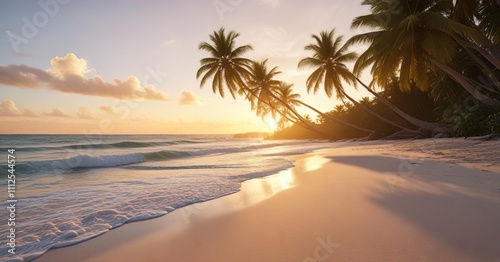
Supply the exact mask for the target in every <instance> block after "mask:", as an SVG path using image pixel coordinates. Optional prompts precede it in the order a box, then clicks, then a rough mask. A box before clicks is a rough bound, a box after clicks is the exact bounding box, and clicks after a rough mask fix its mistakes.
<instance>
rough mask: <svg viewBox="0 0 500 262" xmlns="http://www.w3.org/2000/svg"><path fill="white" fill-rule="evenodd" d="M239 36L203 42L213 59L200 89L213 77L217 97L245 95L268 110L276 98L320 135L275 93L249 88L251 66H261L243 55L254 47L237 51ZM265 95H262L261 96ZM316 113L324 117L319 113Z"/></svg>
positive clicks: (204, 62) (203, 70) (218, 34)
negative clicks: (227, 94)
mask: <svg viewBox="0 0 500 262" xmlns="http://www.w3.org/2000/svg"><path fill="white" fill-rule="evenodd" d="M238 36H239V34H238V33H236V32H234V31H230V32H229V33H228V34H227V35H226V33H225V29H224V28H221V29H219V31H214V33H213V35H210V40H211V41H212V44H210V43H207V42H202V43H201V44H200V45H199V47H198V48H199V49H200V50H204V51H208V52H209V53H210V54H211V57H207V58H203V59H201V60H200V64H201V67H200V68H199V69H198V72H197V73H196V77H197V78H199V77H201V76H202V75H203V77H202V79H201V83H200V86H201V87H203V85H204V84H205V82H206V81H207V80H208V79H209V78H211V77H212V78H213V80H212V90H213V92H214V93H217V92H219V94H220V95H221V96H222V97H224V92H225V91H224V90H225V89H226V88H227V89H228V90H229V92H230V93H231V95H232V96H233V98H235V94H236V93H239V94H244V95H245V96H246V97H247V98H249V99H250V100H251V101H252V100H253V101H254V103H255V102H257V101H259V102H258V103H264V104H267V105H268V106H271V105H272V103H271V102H272V101H270V100H269V99H268V100H265V99H263V98H265V97H266V96H268V97H272V98H273V99H276V100H277V101H278V102H280V103H281V104H283V106H285V107H287V108H288V109H289V110H290V112H292V113H293V114H294V115H295V116H296V117H297V119H298V120H299V121H300V122H303V123H305V125H306V126H308V128H309V129H312V130H315V131H317V130H316V129H315V128H314V127H312V126H310V125H308V124H307V122H306V121H303V118H302V116H300V115H299V114H298V113H297V112H296V111H295V109H294V108H292V107H291V106H289V105H287V104H286V103H284V102H283V101H282V100H281V99H279V97H277V96H276V95H275V94H274V93H273V92H271V91H269V90H264V91H263V92H262V90H260V89H258V88H256V87H257V86H254V87H253V88H249V87H248V86H247V83H246V82H247V80H249V79H251V77H252V75H255V74H251V73H250V70H251V66H258V65H259V63H254V62H252V61H251V60H249V59H247V58H243V57H241V55H242V54H244V53H245V52H247V51H249V50H252V47H251V46H250V45H244V46H240V47H235V38H237V37H238ZM264 65H265V63H264ZM254 73H255V72H254ZM254 82H255V79H254ZM261 92H262V95H261V94H260V93H261ZM303 105H306V106H308V107H309V108H312V107H311V106H309V105H307V104H305V103H303ZM312 109H314V108H312ZM314 110H316V109H314ZM278 112H279V111H278ZM315 112H317V113H320V114H322V113H321V112H319V111H317V110H316V111H315ZM337 121H338V122H340V123H343V124H345V125H348V126H351V127H353V128H357V129H359V130H362V131H365V132H371V130H368V129H363V128H359V127H357V126H355V125H352V124H349V123H347V122H344V121H342V120H337ZM319 132H321V131H319ZM321 133H324V132H321Z"/></svg>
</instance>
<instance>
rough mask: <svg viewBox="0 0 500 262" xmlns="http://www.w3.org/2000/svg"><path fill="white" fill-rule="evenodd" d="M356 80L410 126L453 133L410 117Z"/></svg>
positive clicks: (443, 126)
mask: <svg viewBox="0 0 500 262" xmlns="http://www.w3.org/2000/svg"><path fill="white" fill-rule="evenodd" d="M356 80H357V81H358V82H359V83H360V84H361V85H362V86H363V87H364V88H365V89H366V90H368V92H370V93H371V94H372V95H374V96H375V97H376V98H377V99H379V100H380V101H381V102H382V103H384V105H386V106H387V107H388V108H390V109H391V110H392V111H394V113H396V114H398V115H399V116H401V117H402V118H404V119H405V120H406V121H408V122H409V123H410V124H412V125H414V126H416V127H418V128H423V129H426V130H429V131H433V132H434V131H437V130H439V131H440V132H444V133H451V132H452V131H453V129H452V127H451V126H448V125H442V124H437V123H431V122H427V121H423V120H420V119H418V118H415V117H413V116H410V115H408V114H407V113H405V112H403V111H402V110H401V109H399V108H398V107H397V106H395V105H393V104H392V103H391V102H389V101H388V100H387V99H385V98H384V97H383V96H381V95H380V94H378V93H377V92H375V91H373V90H372V89H371V88H369V87H368V86H367V85H365V83H363V82H362V81H361V80H360V79H359V78H358V77H356Z"/></svg>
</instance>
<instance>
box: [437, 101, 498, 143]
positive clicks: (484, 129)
mask: <svg viewBox="0 0 500 262" xmlns="http://www.w3.org/2000/svg"><path fill="white" fill-rule="evenodd" d="M442 120H443V122H444V123H447V124H452V125H453V126H454V127H455V135H456V136H464V137H469V136H482V135H488V134H491V133H493V132H499V131H500V130H499V129H500V111H495V110H493V109H491V108H489V107H486V106H484V105H480V104H476V105H474V106H471V107H461V106H457V105H453V106H451V107H450V108H449V109H448V110H445V112H444V114H443V119H442Z"/></svg>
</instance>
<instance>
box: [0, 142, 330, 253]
mask: <svg viewBox="0 0 500 262" xmlns="http://www.w3.org/2000/svg"><path fill="white" fill-rule="evenodd" d="M332 146H333V144H332V143H327V142H318V141H316V142H314V141H310V142H304V141H273V140H262V139H235V138H232V136H230V135H105V136H104V135H102V136H100V135H0V148H1V149H0V151H1V152H2V159H3V163H0V166H1V170H2V175H1V177H2V178H1V180H0V182H1V187H2V191H3V192H5V193H3V195H4V196H5V199H8V196H7V190H8V185H7V183H8V182H7V180H8V175H9V174H10V173H9V166H8V165H7V158H8V154H9V152H8V150H10V149H15V152H13V153H14V154H13V155H14V156H15V161H16V162H15V171H14V174H15V175H16V185H15V197H14V198H15V200H17V202H16V203H15V207H16V211H15V219H16V220H15V226H13V227H11V226H8V224H7V219H8V218H9V215H10V213H9V212H10V211H9V209H8V207H9V206H10V205H11V204H12V202H7V201H6V200H4V201H3V202H2V204H1V205H2V207H1V212H0V215H1V219H2V220H3V221H4V222H2V223H1V224H0V236H2V239H4V241H2V242H5V244H2V246H0V254H2V257H3V258H2V260H3V261H9V260H12V259H17V260H15V261H23V260H25V261H29V260H32V259H34V258H36V257H38V256H40V255H42V254H43V253H45V252H46V251H47V250H49V249H50V248H55V247H64V246H68V245H73V244H76V243H79V242H82V241H85V240H87V239H90V238H92V237H95V236H97V235H100V234H103V233H105V232H107V231H108V230H110V229H112V228H115V227H118V226H120V225H123V224H124V223H128V222H132V221H139V220H144V219H150V218H153V217H158V216H162V215H165V214H167V213H169V212H171V211H173V210H175V209H177V208H180V207H183V206H186V205H189V204H192V203H197V202H202V201H206V200H210V199H214V198H218V197H221V196H224V195H227V194H231V193H235V192H237V191H238V190H239V189H240V186H241V183H242V182H243V181H245V180H248V179H252V178H257V177H262V176H267V175H271V174H274V173H277V172H279V171H281V170H284V169H287V168H290V167H293V163H292V162H291V161H290V160H289V159H287V157H286V156H288V155H294V154H300V153H306V152H311V151H313V150H316V149H321V148H327V147H332ZM11 217H12V216H11ZM12 228H15V230H16V231H15V240H16V243H15V244H16V246H15V248H16V249H15V253H16V255H11V254H9V253H8V250H9V249H11V247H9V246H8V245H7V242H8V241H9V237H8V236H9V234H10V233H11V232H10V231H9V230H11V229H12ZM4 254H7V255H5V256H4Z"/></svg>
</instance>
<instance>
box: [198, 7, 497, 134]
mask: <svg viewBox="0 0 500 262" xmlns="http://www.w3.org/2000/svg"><path fill="white" fill-rule="evenodd" d="M361 4H362V5H367V6H369V7H370V10H371V11H370V13H369V14H366V15H363V16H359V17H356V18H354V20H353V21H352V28H353V29H358V28H362V29H364V33H361V34H358V35H355V36H353V37H351V38H350V39H348V40H347V41H345V42H344V41H343V36H342V35H336V34H335V29H332V30H330V31H322V32H320V33H319V34H313V35H312V36H311V37H312V43H311V44H309V45H306V46H305V47H304V49H305V51H306V52H307V53H308V54H309V56H308V57H305V58H303V59H301V60H300V61H298V67H299V68H312V69H313V71H312V73H311V74H310V76H309V77H308V79H307V81H306V82H305V83H296V84H299V85H300V84H305V86H306V90H307V91H308V92H313V93H315V94H316V93H317V92H318V91H320V89H323V91H324V94H325V95H326V96H327V97H329V98H332V110H331V111H329V112H321V111H320V110H318V109H316V108H315V107H314V106H312V105H310V104H308V103H306V102H304V101H302V100H301V97H300V95H299V94H297V93H296V92H295V91H294V90H293V87H294V84H291V83H286V82H284V81H283V80H281V79H279V76H280V73H281V72H280V71H279V69H278V68H277V67H268V61H269V60H268V59H266V60H263V61H254V60H251V59H249V58H248V57H246V56H245V55H246V54H247V53H249V52H250V51H251V50H253V48H252V46H251V45H242V46H237V45H236V39H237V37H238V36H239V34H238V33H236V32H234V31H230V32H226V31H225V29H224V28H221V29H219V30H218V31H214V32H213V34H211V35H210V41H211V42H210V43H209V42H202V43H201V44H200V45H199V49H200V50H203V51H207V52H208V53H209V54H210V56H209V57H207V58H203V59H201V60H200V64H201V67H200V68H199V70H198V72H197V74H196V76H197V78H198V79H201V80H200V86H201V87H203V86H204V85H205V84H206V82H207V81H209V80H211V86H212V90H213V92H214V93H219V94H220V95H221V96H223V97H224V94H225V92H226V91H228V92H229V93H230V94H231V95H232V97H233V98H235V97H236V95H240V96H242V97H244V98H245V99H246V100H248V101H249V103H250V107H251V109H252V110H255V112H256V114H257V116H259V117H262V118H263V119H264V118H266V117H272V118H274V119H278V120H279V121H278V123H279V125H278V126H279V129H278V131H276V132H275V134H274V138H284V139H290V138H308V139H309V138H321V139H350V138H363V137H364V138H368V139H380V138H387V139H402V138H428V137H442V136H466V137H467V136H479V135H489V134H493V135H492V136H491V137H494V136H498V133H499V132H500V16H498V14H499V13H500V1H498V0H456V1H451V0H419V1H411V0H399V1H398V0H365V1H363V2H362V3H361ZM358 44H364V45H365V47H366V49H365V50H364V51H363V52H362V53H361V54H357V53H355V52H352V51H350V49H351V48H352V47H353V46H354V45H358ZM348 63H354V67H353V69H352V70H350V69H349V68H348V66H347V64H348ZM365 69H370V73H371V76H372V80H371V81H370V83H364V82H363V81H361V79H360V75H361V73H362V72H363V71H364V70H365ZM358 86H361V87H362V88H364V89H365V90H367V91H368V92H369V93H370V94H371V95H372V97H370V98H368V97H365V98H362V99H361V100H356V99H354V98H353V97H352V95H350V94H349V93H350V92H351V90H352V89H356V88H358ZM333 97H335V98H336V99H338V100H339V101H340V102H341V103H342V104H340V105H336V106H334V105H335V104H334V100H333ZM298 107H305V108H307V109H308V110H311V111H312V112H314V113H316V114H317V117H316V119H314V120H313V119H312V118H311V117H310V115H304V116H302V115H300V114H299V113H298V112H297V108H298Z"/></svg>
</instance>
